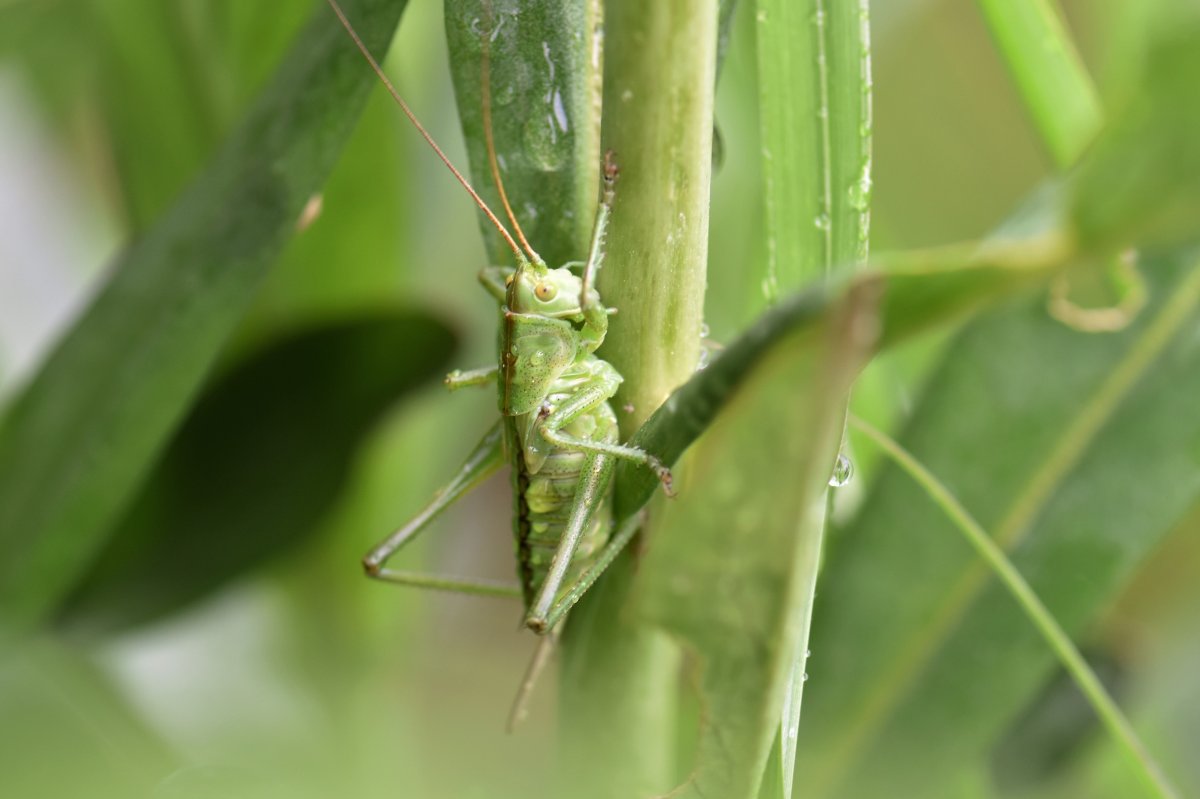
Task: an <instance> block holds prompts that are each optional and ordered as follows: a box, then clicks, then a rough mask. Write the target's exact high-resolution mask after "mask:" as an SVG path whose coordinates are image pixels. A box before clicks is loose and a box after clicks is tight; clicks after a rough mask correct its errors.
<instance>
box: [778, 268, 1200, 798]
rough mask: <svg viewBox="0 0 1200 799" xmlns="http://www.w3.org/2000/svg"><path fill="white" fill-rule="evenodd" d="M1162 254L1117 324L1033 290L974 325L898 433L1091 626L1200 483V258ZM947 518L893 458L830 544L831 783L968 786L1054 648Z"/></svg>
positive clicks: (816, 717) (821, 786)
mask: <svg viewBox="0 0 1200 799" xmlns="http://www.w3.org/2000/svg"><path fill="white" fill-rule="evenodd" d="M1196 258H1197V254H1196V253H1195V252H1182V253H1179V254H1176V255H1174V256H1172V257H1169V258H1163V259H1157V260H1155V261H1153V262H1151V263H1148V264H1147V265H1146V269H1145V271H1146V273H1147V276H1148V279H1149V280H1150V289H1151V298H1152V299H1151V304H1150V306H1149V307H1147V309H1146V310H1145V311H1143V313H1142V315H1141V317H1140V318H1139V319H1138V320H1137V322H1136V324H1134V325H1133V326H1132V327H1130V328H1129V329H1128V330H1126V331H1124V332H1122V333H1120V334H1115V335H1111V334H1110V335H1096V334H1085V333H1080V332H1078V331H1074V330H1071V329H1069V328H1066V327H1065V326H1063V325H1062V324H1060V323H1059V322H1056V321H1055V320H1053V319H1052V318H1050V317H1049V315H1048V314H1047V313H1046V311H1045V307H1044V299H1043V298H1041V297H1037V298H1034V299H1032V300H1031V301H1026V302H1021V303H1018V304H1015V305H1012V306H1010V307H1008V308H1005V309H1003V310H1001V311H997V312H994V313H992V314H989V315H988V316H986V317H984V318H981V319H979V320H977V321H976V322H974V323H972V324H971V325H970V326H968V327H967V328H966V329H965V330H964V331H963V332H962V333H961V334H960V335H959V336H958V338H957V340H956V342H955V343H954V345H953V346H952V347H951V348H950V350H949V351H948V353H947V355H946V359H945V361H944V363H943V365H942V367H941V369H940V370H939V372H938V373H937V374H936V375H935V376H934V378H933V379H932V382H931V384H930V385H929V387H928V388H927V390H926V395H925V398H924V400H923V402H922V403H921V405H920V407H919V409H918V410H917V412H916V413H915V415H914V417H913V419H912V420H911V422H910V423H909V425H908V427H907V430H906V431H905V434H904V436H903V438H902V441H903V442H904V445H905V447H906V448H907V449H908V450H909V451H910V452H911V453H913V455H914V456H916V457H917V458H918V459H919V460H920V461H921V462H923V463H924V464H925V465H926V466H927V467H928V468H929V469H930V470H931V471H932V472H933V473H934V474H935V475H937V476H938V477H939V478H940V479H942V480H943V481H944V482H945V483H946V484H947V485H948V487H949V488H950V489H951V491H952V492H953V493H954V495H955V496H956V497H958V499H959V500H960V501H961V502H962V503H963V505H964V506H965V507H967V508H968V509H969V511H970V512H971V514H972V515H973V516H975V517H976V518H977V519H978V520H979V521H980V522H981V523H982V524H983V525H984V526H985V528H986V529H988V530H989V531H991V532H992V534H993V536H994V538H995V540H996V542H997V543H998V544H999V545H1001V546H1002V547H1003V548H1004V549H1006V550H1007V551H1008V552H1009V554H1010V557H1011V558H1012V560H1013V561H1014V563H1015V564H1016V566H1017V568H1018V569H1019V570H1020V571H1021V573H1022V574H1023V575H1024V576H1025V577H1026V579H1027V580H1028V581H1029V583H1030V584H1031V586H1032V587H1033V588H1034V589H1035V591H1036V592H1037V593H1038V594H1039V596H1040V597H1041V598H1042V599H1043V601H1044V602H1045V604H1046V605H1047V606H1048V607H1049V609H1050V610H1051V612H1052V613H1053V614H1054V615H1055V617H1056V619H1057V620H1058V621H1059V622H1060V624H1061V625H1062V626H1063V627H1064V628H1065V629H1066V630H1067V631H1068V632H1071V633H1078V632H1079V631H1080V630H1081V629H1083V627H1084V625H1085V624H1086V623H1087V622H1088V621H1089V619H1090V618H1091V617H1092V616H1094V615H1095V613H1096V612H1097V611H1099V610H1100V609H1101V608H1103V607H1104V605H1105V604H1106V603H1107V602H1108V601H1109V600H1110V598H1111V597H1112V595H1113V594H1114V592H1116V591H1117V590H1118V589H1119V588H1120V586H1121V584H1122V582H1123V581H1124V580H1125V579H1126V578H1127V577H1128V576H1129V574H1130V573H1131V572H1132V570H1133V569H1134V568H1135V567H1136V566H1137V565H1138V563H1139V561H1140V560H1141V558H1142V557H1143V556H1144V555H1145V554H1146V553H1147V552H1148V551H1149V550H1150V549H1151V548H1153V547H1154V546H1155V545H1156V544H1157V543H1158V542H1159V541H1160V540H1161V538H1162V537H1163V536H1164V535H1165V534H1166V533H1167V532H1168V531H1169V530H1170V529H1171V527H1172V525H1173V524H1174V523H1175V521H1176V520H1177V518H1178V517H1179V516H1180V515H1181V514H1182V513H1184V512H1185V511H1186V510H1187V509H1188V508H1189V507H1191V506H1192V504H1193V503H1194V502H1195V501H1196V499H1197V494H1198V492H1200V460H1198V459H1197V455H1196V441H1197V440H1200V438H1198V437H1200V417H1198V416H1197V415H1196V414H1195V413H1192V412H1191V410H1190V409H1191V408H1192V406H1193V405H1194V398H1195V397H1196V396H1197V392H1200V348H1197V346H1196V337H1195V329H1196V324H1197V319H1198V316H1197V307H1198V305H1200V271H1198V270H1196V268H1195V264H1196ZM955 538H956V533H955V532H954V531H953V529H951V526H950V522H948V521H947V520H946V518H945V517H943V516H942V515H941V511H940V510H938V509H937V508H936V507H935V506H934V505H933V504H932V503H931V502H929V501H928V499H927V498H926V497H925V496H924V495H923V494H922V492H921V489H919V488H918V487H917V486H916V485H915V484H913V483H912V482H910V481H909V480H908V479H907V478H906V477H904V476H903V475H901V474H899V473H898V472H897V471H896V470H895V469H890V468H889V469H886V470H885V471H884V472H883V473H882V474H881V475H880V477H879V480H878V483H877V485H875V486H874V488H873V490H872V493H871V495H870V498H869V499H868V501H867V503H866V505H865V506H864V507H863V509H862V511H861V513H860V515H859V516H858V518H857V520H856V522H855V523H854V524H853V525H852V526H851V528H850V529H849V530H847V531H846V532H845V534H844V537H842V538H840V539H839V540H837V542H836V543H835V546H834V547H833V550H832V553H831V556H830V558H829V563H828V565H827V567H826V570H825V574H824V575H823V577H822V586H823V590H822V595H821V601H820V603H819V605H818V611H817V612H818V618H817V620H816V622H815V626H814V629H815V631H816V634H815V636H814V641H813V647H812V648H813V652H814V659H813V661H812V664H813V665H812V667H810V671H812V672H813V676H814V679H816V680H822V679H823V675H828V677H827V679H825V680H824V682H821V683H818V684H819V685H821V688H822V690H821V691H817V692H812V694H811V696H810V701H809V703H808V706H807V707H806V717H805V724H804V725H803V727H802V734H803V736H804V737H803V738H802V741H801V746H800V751H801V764H800V765H799V766H798V773H804V774H805V782H804V786H805V787H804V790H805V791H806V792H807V793H808V794H810V795H812V796H815V797H828V796H853V797H856V799H869V797H873V796H895V795H897V794H899V795H908V794H913V793H919V794H920V795H921V796H929V797H936V796H942V795H953V793H952V788H951V786H950V783H951V781H952V780H953V779H954V778H955V776H956V775H958V774H959V773H960V772H961V769H962V768H963V767H964V766H967V765H969V764H971V763H976V762H978V761H979V759H980V758H981V757H982V756H983V754H984V752H985V751H986V750H987V748H988V747H989V746H990V745H991V744H992V743H993V742H994V741H995V740H996V739H997V737H998V736H999V735H1000V734H1001V732H1002V731H1003V729H1004V728H1005V727H1006V725H1007V724H1008V723H1009V722H1010V721H1011V720H1012V718H1013V715H1014V713H1015V712H1016V710H1017V709H1018V708H1020V707H1021V706H1022V705H1023V703H1024V702H1025V701H1026V700H1027V698H1028V697H1029V696H1030V694H1031V693H1032V692H1033V691H1035V690H1036V689H1037V687H1038V685H1040V684H1041V681H1042V680H1043V679H1045V676H1046V674H1047V673H1048V671H1049V669H1050V667H1051V663H1052V660H1053V656H1052V654H1051V653H1050V651H1049V649H1048V648H1047V647H1046V646H1045V644H1044V642H1043V641H1042V640H1041V638H1040V636H1039V635H1038V633H1037V631H1036V630H1034V629H1033V627H1032V626H1031V625H1030V624H1029V622H1028V620H1027V619H1025V618H1024V616H1023V615H1022V614H1021V612H1020V611H1019V610H1018V609H1017V607H1016V606H1015V604H1014V603H1013V602H1012V600H1011V598H1010V597H1009V596H1008V595H1007V593H1006V592H1005V591H1004V590H1003V589H1002V588H1000V587H999V586H998V585H996V584H995V583H994V582H992V581H990V580H989V574H988V572H987V571H986V569H985V568H984V567H983V566H982V564H980V563H979V562H977V561H975V560H973V559H972V558H971V557H970V553H969V552H968V551H967V549H966V548H965V547H962V546H959V545H958V544H956V543H954V541H955Z"/></svg>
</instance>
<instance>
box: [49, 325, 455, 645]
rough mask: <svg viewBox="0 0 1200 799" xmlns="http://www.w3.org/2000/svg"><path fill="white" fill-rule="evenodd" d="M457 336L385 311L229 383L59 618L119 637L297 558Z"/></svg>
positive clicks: (260, 357)
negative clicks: (371, 436)
mask: <svg viewBox="0 0 1200 799" xmlns="http://www.w3.org/2000/svg"><path fill="white" fill-rule="evenodd" d="M453 347H454V339H453V336H452V335H451V334H450V332H449V331H448V330H447V329H446V328H445V327H443V326H442V325H441V324H439V323H438V322H436V321H434V320H433V319H432V318H430V317H428V316H426V315H424V314H421V313H412V312H399V311H397V312H377V313H375V314H373V315H371V316H365V317H358V318H351V319H349V320H346V321H343V322H335V323H327V324H324V325H320V326H314V327H311V328H309V329H303V330H299V331H295V332H293V333H292V334H291V335H288V336H285V337H283V338H282V339H281V340H279V341H277V342H275V343H273V344H272V345H270V346H268V347H266V348H265V349H264V350H263V351H261V352H259V353H256V354H254V355H252V356H250V357H249V358H247V359H246V360H245V361H243V362H242V363H240V364H238V365H237V366H235V367H234V368H233V369H231V370H230V371H229V372H228V373H226V374H224V375H222V376H221V377H220V378H219V379H218V380H217V381H216V382H215V383H214V384H213V385H212V386H210V387H209V388H208V390H207V391H206V392H205V393H204V395H203V396H202V397H201V398H200V401H199V402H198V403H197V404H196V406H195V407H194V408H193V409H192V412H191V414H190V415H189V417H188V418H187V420H186V421H184V423H183V425H182V427H181V428H180V430H179V432H178V433H176V435H175V437H174V438H173V439H172V441H171V443H170V444H169V445H168V448H167V451H166V452H165V453H164V455H163V458H162V460H161V462H160V463H159V464H158V466H157V467H156V469H155V472H154V475H153V476H152V477H151V478H150V480H149V481H147V483H146V485H145V486H144V487H143V488H142V491H141V493H140V494H139V496H138V499H137V500H135V502H134V503H133V506H132V507H131V508H130V510H129V512H128V513H126V515H125V518H124V519H123V521H122V522H121V523H120V524H119V525H118V526H117V528H116V531H115V532H114V533H113V535H112V537H111V539H110V541H109V545H108V547H107V548H106V549H105V550H104V551H103V552H102V553H101V555H100V557H99V559H98V560H97V562H96V563H95V564H94V565H93V567H92V569H91V571H90V572H89V574H88V576H87V578H86V579H85V580H84V581H83V582H82V583H81V584H80V585H79V587H78V589H77V590H76V591H75V592H74V594H73V595H72V596H71V598H70V601H69V602H68V604H67V607H66V608H64V610H63V612H62V613H61V614H60V616H61V617H62V618H63V620H64V621H65V622H66V623H68V624H70V625H72V626H73V627H87V628H88V629H89V631H94V630H95V629H96V628H99V629H102V630H108V629H111V628H113V627H124V626H127V625H129V624H136V623H141V622H144V621H148V620H151V619H154V618H158V617H160V616H162V615H165V614H168V613H171V612H174V611H176V610H178V609H179V608H181V607H183V606H184V605H186V604H188V603H190V602H193V601H195V600H197V599H200V598H201V597H203V596H205V595H207V594H208V593H209V592H211V591H213V590H215V589H217V588H219V587H220V586H222V585H223V584H225V583H227V582H228V581H230V580H232V579H234V578H236V577H237V576H239V575H241V574H244V573H246V572H248V571H250V570H251V569H254V568H258V567H260V566H262V565H263V563H264V562H266V561H268V560H274V559H278V558H279V557H280V556H282V555H284V554H286V553H288V552H290V551H292V550H294V549H295V548H297V547H299V546H301V545H302V544H304V543H305V542H306V541H307V534H308V533H311V532H313V531H314V530H316V529H317V528H318V526H319V524H320V522H321V521H322V518H323V516H324V513H325V512H326V511H327V510H328V509H329V508H330V506H331V505H332V504H333V503H334V502H335V500H336V499H337V498H338V496H339V494H340V492H341V489H342V486H343V483H344V481H345V479H346V478H347V476H348V474H349V471H350V466H351V459H352V458H353V456H354V454H355V451H356V450H357V447H358V444H359V443H360V441H361V439H362V438H363V436H364V435H365V434H367V433H368V432H369V431H370V430H371V429H372V428H373V427H374V425H375V423H376V422H377V421H378V419H379V416H380V415H381V413H382V412H383V411H384V410H385V409H386V408H387V407H389V406H390V405H392V404H393V403H394V402H395V401H396V400H397V399H399V398H400V397H401V396H402V395H403V394H405V393H406V392H408V391H411V390H412V389H413V388H415V387H417V386H419V385H421V384H422V383H423V382H425V381H427V380H428V379H429V378H430V377H432V376H434V375H435V374H436V373H437V372H439V371H441V370H443V369H444V368H445V365H446V363H447V361H448V359H449V356H450V354H451V351H452V350H453Z"/></svg>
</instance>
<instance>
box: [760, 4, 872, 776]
mask: <svg viewBox="0 0 1200 799" xmlns="http://www.w3.org/2000/svg"><path fill="white" fill-rule="evenodd" d="M756 11H757V14H756V20H757V30H756V36H757V40H758V84H759V127H760V133H761V136H762V148H763V151H762V159H763V182H764V185H765V201H766V202H765V205H766V216H767V220H766V236H767V256H768V257H767V265H766V275H765V277H764V278H763V280H762V284H763V288H764V294H765V295H766V296H765V299H766V301H767V302H769V303H774V302H776V301H777V300H778V299H779V297H780V294H781V293H783V292H792V291H795V290H797V289H799V288H802V287H803V286H804V285H806V284H808V283H811V282H812V281H814V280H818V279H828V278H830V277H831V276H833V275H834V272H835V267H837V266H838V265H843V266H862V265H863V264H865V263H866V260H867V254H868V243H869V235H870V220H871V216H870V198H871V125H872V111H871V41H870V16H869V8H868V3H867V0H858V2H831V0H758V2H757V9H756ZM827 494H828V491H826V496H827ZM820 504H821V506H822V507H824V505H825V504H826V498H825V497H822V498H821V500H820ZM823 517H824V514H822V519H823ZM807 521H808V522H809V526H808V527H807V528H805V527H803V526H802V527H801V528H800V529H801V530H803V529H807V530H808V534H810V535H815V536H816V541H815V542H814V544H813V546H814V549H815V550H816V551H819V549H820V539H821V538H822V537H823V522H822V523H819V524H817V525H816V526H815V528H814V527H812V526H811V521H812V520H811V519H809V520H807ZM798 534H799V532H798ZM810 567H811V569H812V572H811V573H810V574H808V575H807V576H806V577H805V580H806V581H807V582H808V584H810V585H815V583H816V578H817V575H816V569H817V568H818V561H817V560H816V559H813V560H812V561H811V562H810ZM811 612H812V606H811V602H810V603H809V604H808V606H807V607H806V608H804V609H803V612H802V614H801V615H802V618H800V619H798V620H797V625H798V627H799V628H800V635H799V641H798V645H797V650H796V653H795V657H794V659H793V663H792V668H791V675H790V679H789V687H788V692H787V699H786V701H785V702H784V708H783V718H782V723H781V725H780V730H779V734H778V735H777V736H776V741H775V744H774V747H773V749H772V752H771V757H770V760H769V765H768V768H767V774H766V782H765V783H764V789H763V793H762V794H761V795H762V796H764V797H766V796H782V797H786V796H790V795H791V792H792V781H793V777H794V764H795V759H796V751H795V746H796V740H797V730H798V728H799V725H800V709H801V700H802V698H803V692H804V673H805V661H806V660H807V652H808V634H809V621H810V618H811Z"/></svg>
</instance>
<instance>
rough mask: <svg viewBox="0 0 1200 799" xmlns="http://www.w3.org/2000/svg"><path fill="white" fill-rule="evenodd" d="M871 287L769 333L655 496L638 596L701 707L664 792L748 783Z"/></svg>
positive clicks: (812, 545) (809, 566)
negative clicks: (686, 757)
mask: <svg viewBox="0 0 1200 799" xmlns="http://www.w3.org/2000/svg"><path fill="white" fill-rule="evenodd" d="M878 289H879V285H878V284H872V283H865V284H858V285H857V286H855V287H854V288H853V289H851V290H850V291H849V292H848V293H847V294H846V295H845V296H844V298H843V299H842V300H841V301H839V302H838V303H837V305H836V307H835V308H834V309H833V310H832V311H831V313H829V314H827V315H826V316H824V317H823V318H822V320H821V323H820V324H819V325H817V326H814V327H812V328H808V329H800V330H796V331H793V332H792V334H791V335H789V336H785V337H783V338H781V339H779V340H778V341H777V342H776V345H775V346H774V347H772V348H771V349H770V351H769V352H767V353H766V354H765V357H763V358H762V359H761V360H760V361H759V362H758V364H757V365H756V367H755V368H754V369H753V370H752V371H750V372H749V373H748V374H747V375H746V377H745V379H744V380H743V381H742V382H741V383H740V384H739V387H738V389H737V390H736V391H735V392H734V393H733V396H732V397H731V398H730V402H729V404H728V405H727V406H726V407H725V409H724V410H723V412H722V413H721V414H720V415H719V416H718V417H717V419H716V420H715V421H714V423H713V426H712V427H711V428H710V429H709V431H708V433H707V435H706V436H705V439H704V441H703V442H702V443H701V445H700V447H701V455H700V456H698V457H696V458H693V459H692V460H691V461H690V464H691V466H690V468H689V470H688V471H687V472H686V474H685V476H684V478H683V480H682V481H681V485H680V497H679V498H678V500H677V501H676V502H673V503H670V504H668V505H666V506H665V507H664V508H663V511H662V516H661V518H660V519H659V524H658V528H657V529H658V534H657V535H656V537H655V538H654V540H653V542H652V544H651V546H650V548H649V550H648V552H647V553H646V555H645V556H644V558H643V560H642V568H641V571H640V573H639V575H638V583H637V586H636V587H635V597H636V605H635V606H636V608H637V610H638V612H640V613H641V614H642V615H644V616H645V617H646V618H647V619H649V620H650V621H651V622H653V623H655V624H658V625H661V626H662V627H664V628H665V629H666V630H667V631H668V632H670V633H671V634H673V635H674V636H675V637H676V638H677V639H678V640H679V641H680V642H681V643H682V644H683V646H684V647H685V649H686V650H687V651H688V652H689V653H690V654H691V655H692V656H693V658H694V661H693V664H692V665H693V666H694V668H695V669H696V673H697V680H698V683H699V694H700V702H701V716H702V721H701V731H700V741H699V746H698V750H697V762H696V765H695V768H694V770H693V772H692V774H691V775H690V777H689V779H688V781H687V783H686V784H685V785H684V786H683V787H682V788H681V789H679V790H678V791H677V792H675V793H674V794H673V795H678V796H681V797H702V796H721V797H727V798H728V799H742V798H748V797H753V796H755V795H757V791H758V786H759V782H760V781H761V780H762V776H763V767H764V764H765V762H766V759H767V754H768V750H769V749H770V747H771V744H772V742H773V741H774V740H775V739H776V736H777V735H778V731H779V713H780V708H781V707H782V706H783V697H784V693H785V690H786V686H787V683H788V680H789V675H790V673H791V668H792V665H793V663H794V661H795V657H796V651H797V647H798V646H799V645H800V642H801V641H802V640H804V639H805V638H806V636H807V627H808V620H809V618H810V609H811V607H812V597H813V591H814V589H815V584H816V574H817V567H818V564H819V559H820V545H821V539H822V534H823V527H824V516H825V492H826V490H827V488H828V482H829V475H830V471H831V469H832V465H833V462H834V459H835V456H836V454H837V450H838V447H839V446H840V444H841V437H842V428H843V423H844V422H843V416H844V412H845V396H846V393H847V392H848V391H849V388H850V385H851V383H852V381H853V379H854V377H855V376H856V375H857V373H858V371H859V369H860V368H861V367H862V366H863V365H864V363H865V362H866V359H867V357H868V355H869V353H870V351H871V349H872V346H873V338H874V336H875V334H876V333H877V327H876V321H877V318H876V316H875V312H876V307H875V303H876V302H877V301H878ZM764 419H770V420H772V423H771V424H763V423H762V422H763V420H764ZM780 430H786V431H787V435H785V436H781V435H780ZM768 454H769V455H770V456H769V457H767V455H768Z"/></svg>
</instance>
